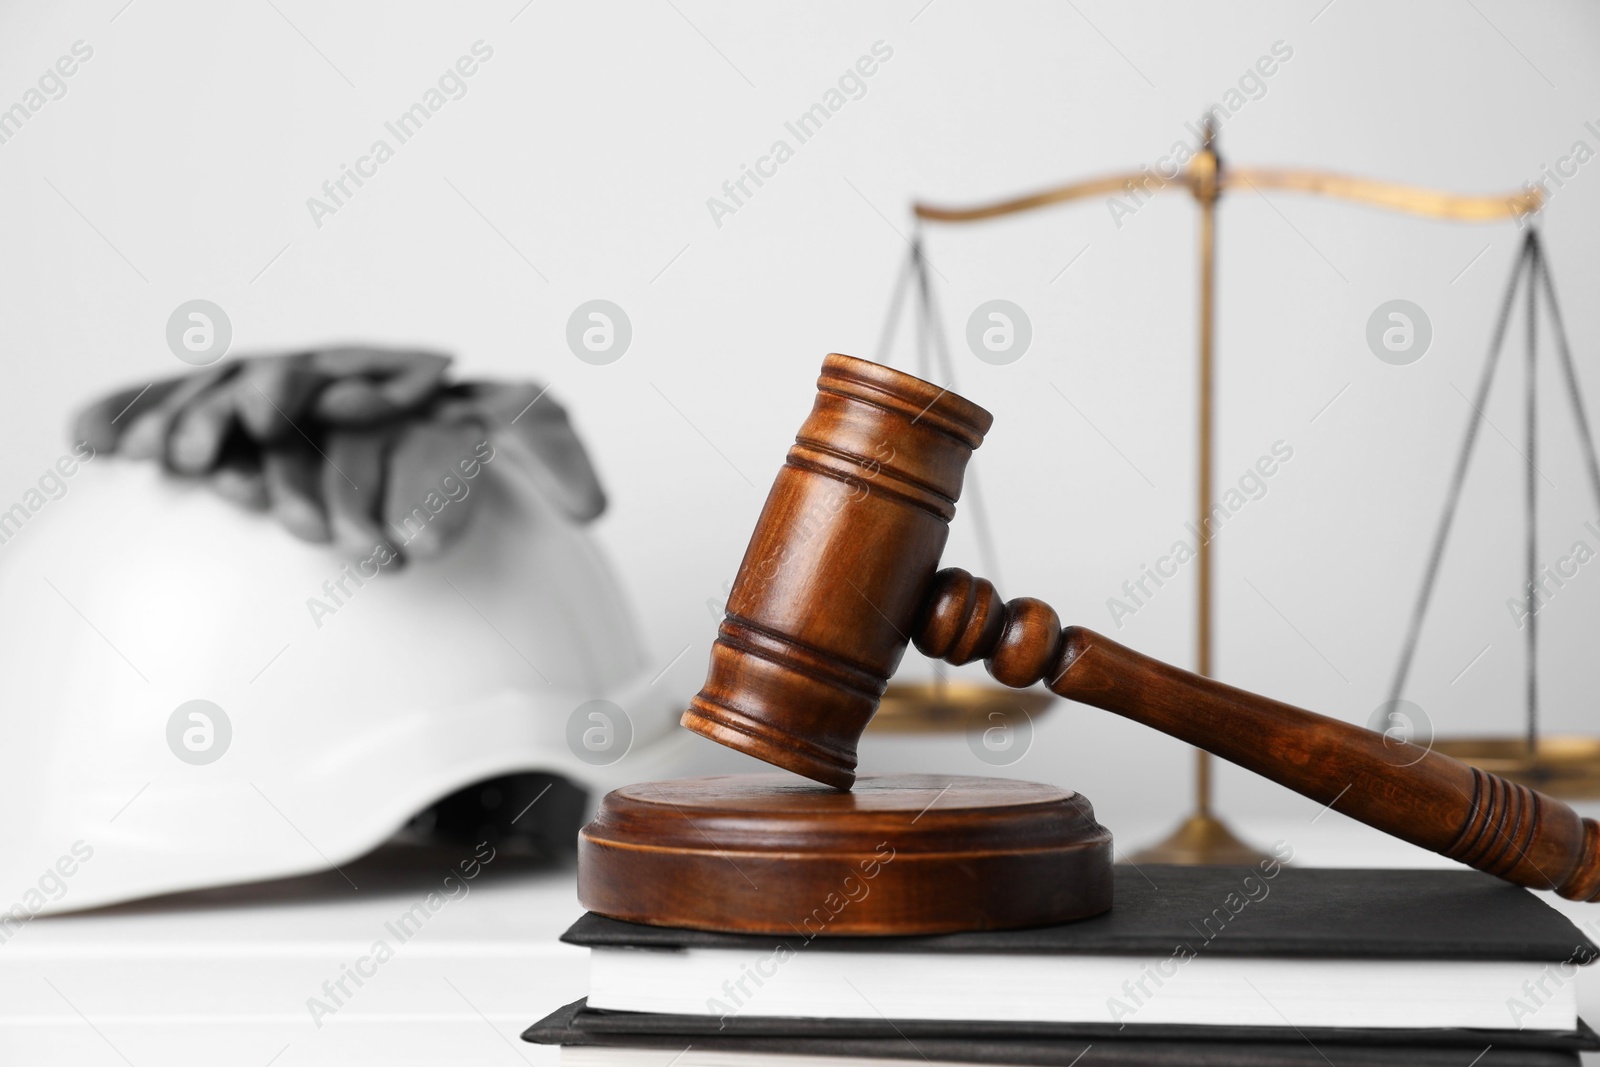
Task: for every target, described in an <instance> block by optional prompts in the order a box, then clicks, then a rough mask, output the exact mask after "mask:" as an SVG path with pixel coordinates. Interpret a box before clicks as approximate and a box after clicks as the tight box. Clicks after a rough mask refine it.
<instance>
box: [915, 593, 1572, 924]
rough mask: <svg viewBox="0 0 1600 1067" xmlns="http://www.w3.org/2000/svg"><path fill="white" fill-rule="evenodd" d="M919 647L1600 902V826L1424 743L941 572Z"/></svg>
mask: <svg viewBox="0 0 1600 1067" xmlns="http://www.w3.org/2000/svg"><path fill="white" fill-rule="evenodd" d="M917 646H918V648H920V649H922V651H923V652H925V653H927V654H928V655H931V656H935V657H937V658H942V659H946V660H948V661H950V662H952V663H966V662H970V661H971V660H974V659H983V660H984V661H985V663H986V665H987V666H988V668H989V672H990V673H991V674H993V675H994V677H995V678H996V679H997V680H999V681H1001V682H1004V683H1005V684H1007V685H1010V686H1014V687H1018V688H1020V687H1022V686H1026V685H1031V684H1033V683H1034V682H1036V681H1040V680H1043V681H1045V682H1046V684H1047V685H1048V686H1049V688H1050V690H1051V691H1052V692H1055V693H1057V694H1059V695H1061V696H1064V697H1066V698H1068V699H1070V700H1076V701H1080V702H1081V703H1084V704H1092V705H1093V706H1095V707H1097V708H1104V709H1105V710H1106V711H1112V712H1115V713H1117V714H1118V715H1122V716H1125V717H1127V718H1129V719H1132V720H1134V721H1135V722H1140V723H1143V724H1144V725H1146V726H1150V727H1153V728H1154V729H1157V730H1160V731H1161V732H1162V733H1165V734H1170V735H1171V736H1173V737H1176V738H1178V739H1180V740H1182V741H1187V742H1188V743H1189V744H1191V745H1194V746H1195V747H1197V748H1203V749H1205V750H1206V751H1207V752H1210V753H1212V754H1214V755H1217V756H1220V757H1222V758H1223V759H1225V760H1228V761H1230V762H1232V763H1237V764H1238V765H1239V766H1241V767H1244V768H1246V769H1248V770H1252V771H1255V772H1256V773H1257V774H1260V775H1262V776H1264V777H1266V778H1270V779H1272V780H1273V781H1275V782H1278V783H1279V784H1281V785H1284V786H1287V787H1288V788H1290V789H1293V790H1294V791H1295V792H1297V793H1301V794H1303V795H1305V796H1307V797H1310V798H1311V799H1312V800H1315V801H1318V802H1319V803H1323V804H1328V805H1331V806H1332V807H1333V808H1334V809H1335V810H1337V811H1339V812H1341V813H1343V814H1345V815H1348V816H1350V817H1351V818H1354V819H1358V820H1360V821H1361V822H1364V823H1366V824H1367V825H1369V826H1373V827H1376V828H1377V829H1379V830H1383V831H1385V832H1386V833H1390V834H1393V835H1394V836H1395V837H1398V838H1400V839H1402V840H1405V841H1410V842H1411V843H1412V844H1416V845H1420V846H1422V847H1423V848H1426V849H1430V850H1432V851H1434V852H1438V853H1440V854H1442V855H1445V856H1448V857H1450V858H1451V859H1454V860H1459V861H1460V862H1462V863H1465V864H1467V865H1468V866H1470V867H1475V868H1477V869H1478V870H1481V871H1487V872H1488V873H1490V874H1493V875H1497V876H1499V877H1501V878H1504V879H1506V880H1507V881H1510V882H1515V883H1517V884H1518V885H1524V886H1530V887H1532V888H1535V889H1554V890H1555V891H1556V892H1558V893H1560V894H1561V895H1562V896H1564V897H1568V898H1570V899H1573V900H1595V899H1596V898H1597V897H1600V824H1596V822H1595V821H1594V820H1593V819H1583V818H1580V817H1579V816H1578V814H1577V813H1576V812H1574V811H1573V810H1572V809H1571V808H1570V807H1568V806H1567V805H1566V804H1563V803H1562V802H1561V801H1559V800H1556V799H1554V798H1552V797H1548V796H1545V795H1544V794H1542V793H1538V792H1536V791H1534V790H1532V789H1529V788H1527V787H1526V786H1522V785H1517V784H1515V783H1513V782H1508V781H1506V780H1505V779H1504V778H1500V777H1497V776H1496V775H1493V774H1489V773H1487V772H1485V771H1481V770H1478V769H1477V768H1475V767H1469V766H1467V765H1466V764H1464V763H1461V762H1459V761H1457V760H1454V759H1451V758H1450V757H1448V756H1444V755H1441V754H1440V753H1437V752H1433V751H1431V750H1429V749H1427V748H1423V747H1420V746H1417V745H1412V744H1409V743H1406V742H1403V741H1397V740H1396V739H1394V738H1393V737H1387V736H1385V735H1383V734H1379V733H1376V732H1374V731H1372V730H1367V729H1364V728H1362V727H1360V726H1355V725H1352V724H1350V723H1347V722H1343V721H1341V720H1339V719H1332V718H1329V717H1328V716H1326V715H1319V714H1317V713H1316V712H1311V711H1305V710H1302V709H1300V708H1296V707H1292V706H1290V705H1288V704H1283V703H1280V702H1278V701H1276V700H1270V699H1268V698H1267V697H1263V696H1258V695H1256V694H1255V693H1249V692H1246V691H1245V690H1243V689H1236V688H1234V687H1233V686H1230V685H1224V684H1222V683H1221V682H1217V681H1213V680H1212V679H1209V678H1203V677H1201V676H1200V675H1197V674H1193V673H1191V672H1189V671H1185V670H1181V669H1180V668H1177V667H1173V666H1171V665H1170V664H1166V663H1162V662H1161V661H1159V660H1156V659H1152V658H1151V657H1149V656H1146V655H1143V654H1141V653H1139V652H1135V651H1134V650H1132V649H1130V648H1128V647H1126V646H1124V645H1120V644H1118V643H1117V642H1115V641H1112V640H1110V639H1109V638H1106V637H1103V636H1101V635H1100V634H1097V633H1095V632H1093V631H1092V630H1086V629H1083V628H1082V627H1077V626H1070V627H1067V628H1066V629H1065V630H1063V629H1061V627H1060V623H1059V621H1058V619H1057V617H1056V613H1055V612H1054V611H1053V610H1052V609H1051V608H1050V606H1049V605H1047V604H1045V603H1044V602H1043V601H1039V600H1033V599H1031V598H1028V597H1022V598H1019V599H1017V600H1013V601H1010V602H1009V603H1007V604H1004V605H1002V604H1001V603H1000V600H999V597H998V595H996V594H995V593H994V587H993V586H992V585H990V584H989V583H988V582H986V581H984V580H982V579H975V578H973V577H972V576H971V575H970V574H967V573H966V572H965V571H961V570H958V569H954V568H952V569H951V570H946V571H941V572H940V573H939V575H938V577H937V579H936V581H935V587H934V596H933V599H932V600H931V602H930V605H929V609H928V613H927V616H926V621H925V623H924V624H923V626H922V627H921V628H920V630H919V633H918V635H917Z"/></svg>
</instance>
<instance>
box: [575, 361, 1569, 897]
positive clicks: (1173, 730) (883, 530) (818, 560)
mask: <svg viewBox="0 0 1600 1067" xmlns="http://www.w3.org/2000/svg"><path fill="white" fill-rule="evenodd" d="M992 422H993V417H992V416H991V415H990V414H989V413H988V412H987V411H985V410H984V409H983V408H981V407H979V406H978V405H976V404H974V403H972V402H971V401H968V400H966V399H964V398H962V397H960V396H957V395H955V394H954V393H951V392H948V391H946V390H944V389H941V388H939V387H938V386H936V385H933V384H930V383H928V382H924V381H922V380H920V379H917V378H914V377H911V376H910V375H907V374H903V373H900V372H898V371H895V370H892V369H890V368H888V367H883V366H880V365H878V364H875V363H871V362H867V361H865V360H860V359H854V358H851V357H849V356H843V355H830V356H828V357H827V358H826V359H825V360H824V361H823V365H822V375H821V377H820V378H819V379H818V381H817V395H816V401H815V404H814V406H813V407H812V410H811V414H810V416H809V417H808V418H807V419H806V420H805V423H804V425H802V426H801V428H800V432H799V434H798V435H797V436H796V438H795V443H794V446H793V447H792V448H790V450H789V453H788V456H787V458H786V460H785V462H784V464H783V467H782V469H781V470H780V471H779V473H778V475H777V478H776V481H775V482H774V483H773V486H772V491H771V494H770V495H769V496H768V497H767V501H766V505H765V507H764V508H763V509H762V512H761V517H760V519H759V520H758V522H757V524H756V529H755V533H754V535H753V536H752V537H751V539H750V545H749V548H748V550H747V551H746V553H745V556H744V560H743V562H742V563H741V564H740V567H739V572H738V576H737V578H736V579H735V581H734V584H733V588H732V593H731V595H730V596H729V598H728V604H727V612H726V617H725V619H724V620H723V622H722V624H721V626H720V627H719V629H718V633H717V638H716V642H715V644H714V645H713V647H712V652H711V663H710V669H709V673H708V676H707V679H706V683H705V686H704V688H702V689H701V691H700V693H699V694H698V695H697V696H696V697H694V699H693V700H692V702H691V704H690V707H689V709H688V710H687V711H686V712H685V713H684V716H683V725H684V726H686V727H688V728H689V729H690V730H693V731H695V732H696V733H699V734H702V735H704V736H706V737H709V738H711V739H712V740H714V741H718V742H720V743H722V744H724V745H727V746H729V747H731V748H734V749H737V750H739V751H741V752H745V753H748V754H750V755H752V756H755V757H757V758H759V759H762V760H765V761H766V762H768V763H771V764H775V765H776V766H778V767H782V768H785V769H787V770H789V771H793V772H795V773H796V774H800V775H803V776H805V777H807V778H810V779H813V780H815V781H817V782H820V783H823V784H825V785H827V786H831V787H833V788H835V789H837V790H841V791H848V790H850V789H851V788H852V785H853V784H854V783H855V780H856V745H857V742H858V741H859V739H860V736H861V733H862V731H863V730H864V729H865V728H866V726H867V723H868V721H869V720H870V719H871V718H872V716H873V714H874V712H875V711H876V710H877V706H878V701H879V699H880V698H881V696H882V694H883V690H884V686H885V685H886V684H887V682H888V680H889V677H890V676H891V675H892V674H893V673H894V671H895V668H896V667H897V666H898V665H899V662H900V659H901V657H902V656H903V655H904V653H905V650H906V647H907V645H909V644H913V643H914V644H915V645H916V647H917V648H918V649H919V650H920V651H922V652H923V653H924V654H925V655H927V656H930V657H933V658H935V659H941V660H944V661H945V662H947V663H952V664H964V663H970V662H972V661H974V660H980V659H981V660H983V661H984V664H985V665H986V667H987V668H988V670H989V673H990V674H992V675H993V676H994V677H995V679H996V680H997V681H999V682H1002V683H1004V684H1005V685H1008V686H1013V687H1019V688H1020V687H1025V686H1030V685H1033V684H1035V683H1037V682H1040V681H1043V682H1044V683H1045V684H1046V685H1047V686H1048V687H1049V688H1050V690H1051V691H1052V692H1054V693H1056V694H1058V695H1060V696H1063V697H1066V698H1067V699H1069V700H1075V701H1079V702H1080V703H1084V704H1090V705H1093V706H1095V707H1098V708H1103V709H1105V710H1106V711H1111V712H1115V713H1116V714H1118V715H1122V716H1125V717H1126V718H1129V719H1132V720H1134V721H1135V722H1140V723H1143V724H1144V725H1146V726H1150V727H1153V728H1154V729H1157V730H1160V731H1161V732H1163V733H1166V734H1170V735H1171V736H1173V737H1176V738H1178V739H1180V740H1182V741H1185V742H1187V743H1189V744H1191V745H1194V746H1197V747H1199V748H1202V749H1205V750H1206V751H1208V752H1211V753H1213V754H1214V755H1217V756H1219V757H1221V758H1223V759H1225V760H1229V761H1231V762H1233V763H1236V764H1238V765H1239V766H1241V767H1244V768H1246V769H1248V770H1251V771H1254V772H1256V773H1257V774H1260V775H1262V776H1264V777H1266V778H1269V779H1271V780H1272V781H1274V782H1277V783H1279V784H1281V785H1284V786H1287V787H1288V788H1290V789H1293V790H1294V791H1296V792H1298V793H1301V794H1303V795H1305V796H1307V797H1310V798H1311V799H1312V800H1315V801H1318V802H1321V803H1323V804H1327V805H1330V806H1333V807H1334V808H1335V809H1336V810H1338V811H1340V812H1341V813H1343V814H1345V815H1348V816H1350V817H1352V818H1355V819H1358V820H1360V821H1361V822H1364V823H1366V824H1368V825H1370V826H1373V827H1376V828H1377V829H1379V830H1383V831H1385V832H1386V833H1390V834H1393V835H1394V836H1396V837H1398V838H1401V839H1403V840H1406V841H1409V842H1411V843H1413V844H1416V845H1420V846H1422V847H1423V848H1427V849H1430V850H1432V851H1434V852H1438V853H1441V854H1443V855H1445V856H1448V857H1450V858H1451V859H1454V860H1458V861H1460V862H1462V863H1464V864H1467V865H1468V866H1471V867H1475V868H1477V869H1478V870H1481V871H1486V872H1488V873H1490V874H1493V875H1497V876H1498V877H1501V878H1504V879H1506V880H1507V881H1510V882H1514V883H1516V884H1518V885H1523V886H1529V887H1532V888H1535V889H1554V890H1555V891H1556V892H1558V893H1560V894H1561V895H1562V896H1564V897H1568V898H1571V899H1574V900H1594V899H1595V898H1596V897H1597V895H1600V824H1596V822H1595V821H1594V820H1593V819H1584V818H1580V817H1579V816H1578V815H1577V813H1575V812H1574V811H1573V810H1572V809H1571V808H1570V807H1568V806H1567V805H1565V804H1563V803H1561V802H1560V801H1558V800H1555V799H1553V798H1551V797H1548V796H1545V795H1544V794H1542V793H1539V792H1536V791H1534V790H1532V789H1529V788H1527V787H1526V786H1522V785H1518V784H1516V783H1513V782H1508V781H1506V780H1505V779H1503V778H1499V777H1497V776H1495V775H1493V774H1488V773H1486V772H1484V771H1482V770H1479V769H1477V768H1475V767H1469V766H1467V765H1466V764H1463V763H1460V762H1457V761H1456V760H1454V759H1451V758H1449V757H1447V756H1444V755H1441V754H1439V753H1437V752H1433V751H1431V750H1427V749H1425V748H1422V747H1420V746H1415V745H1411V744H1408V743H1397V742H1396V740H1395V739H1394V738H1391V737H1385V736H1384V735H1382V734H1379V733H1376V732H1374V731H1371V730H1367V729H1364V728H1362V727H1359V726H1355V725H1352V724H1350V723H1347V722H1343V721H1341V720H1338V719H1334V718H1330V717H1328V716H1325V715H1319V714H1316V713H1315V712H1310V711H1304V710H1302V709H1300V708H1296V707H1291V706H1290V705H1288V704H1283V703H1280V702H1278V701H1276V700H1271V699H1268V698H1266V697H1263V696H1258V695H1256V694H1254V693H1250V692H1246V691H1245V690H1242V689H1236V688H1234V687H1232V686H1229V685H1224V684H1222V683H1220V682H1217V681H1213V680H1211V679H1209V678H1204V677H1201V676H1199V675H1196V674H1192V673H1190V672H1189V671H1185V670H1181V669H1179V668H1177V667H1173V666H1170V665H1168V664H1166V663H1162V662H1160V661H1158V660H1155V659H1152V658H1151V657H1149V656H1145V655H1142V654H1141V653H1138V652H1135V651H1133V650H1132V649H1129V648H1126V647H1124V646H1123V645H1120V644H1118V643H1117V642H1115V641H1111V640H1109V639H1107V638H1105V637H1103V636H1102V635H1100V634H1097V633H1094V632H1093V631H1091V630H1087V629H1084V628H1082V627H1078V626H1069V627H1066V628H1065V629H1063V628H1062V627H1061V624H1060V620H1059V619H1058V618H1057V616H1056V613H1055V611H1054V610H1052V609H1051V607H1050V606H1049V605H1048V604H1046V603H1044V602H1043V601H1040V600H1035V599H1032V598H1029V597H1019V598H1017V599H1014V600H1010V601H1005V602H1002V601H1001V599H1000V596H999V594H998V593H997V592H996V590H995V588H994V586H993V584H991V583H990V582H988V581H986V580H985V579H983V578H977V577H974V576H973V575H971V574H969V573H967V572H966V571H964V570H961V569H959V568H953V567H952V568H946V569H944V570H940V569H939V559H940V556H941V554H942V553H943V551H944V547H945V541H946V538H947V536H948V533H949V526H950V521H951V519H952V518H953V517H954V515H955V504H956V500H957V499H958V498H959V496H960V494H961V483H962V478H963V474H964V472H965V470H966V466H967V462H968V460H969V459H970V458H971V456H972V452H973V450H974V449H976V448H977V447H978V446H979V445H980V444H981V443H982V441H983V438H984V435H985V434H986V433H987V432H988V431H989V428H990V425H991V423H992ZM709 781H715V780H714V779H713V780H709ZM605 818H606V812H605V811H604V810H603V811H602V818H601V819H600V820H597V824H599V823H603V822H604V820H605ZM596 832H597V833H598V831H596ZM580 862H581V861H580ZM580 870H581V868H580Z"/></svg>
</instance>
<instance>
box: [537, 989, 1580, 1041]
mask: <svg viewBox="0 0 1600 1067" xmlns="http://www.w3.org/2000/svg"><path fill="white" fill-rule="evenodd" d="M568 1007H569V1008H574V1007H575V1008H577V1009H578V1011H577V1012H576V1014H574V1015H572V1016H571V1018H570V1019H569V1020H568V1022H567V1024H566V1025H568V1026H570V1027H572V1028H573V1029H575V1030H581V1031H582V1032H583V1033H584V1034H586V1035H588V1036H590V1037H592V1038H594V1039H595V1040H596V1041H602V1042H603V1040H604V1039H607V1038H611V1037H620V1038H629V1039H634V1038H648V1039H651V1040H653V1041H655V1042H657V1043H660V1042H662V1041H669V1042H670V1041H674V1040H677V1039H679V1038H681V1039H682V1040H683V1041H684V1042H685V1043H689V1044H697V1043H699V1041H700V1039H701V1038H703V1037H715V1036H722V1037H762V1038H769V1037H806V1038H812V1037H831V1038H841V1039H844V1038H851V1039H853V1038H872V1039H888V1038H893V1037H904V1038H910V1039H912V1040H915V1041H920V1040H921V1039H922V1038H925V1037H926V1038H941V1039H951V1040H960V1039H984V1040H990V1039H996V1038H1028V1039H1034V1040H1039V1041H1046V1042H1048V1041H1059V1040H1063V1039H1069V1038H1076V1039H1079V1040H1081V1041H1107V1040H1141V1041H1235V1042H1237V1041H1244V1042H1258V1041H1266V1042H1279V1043H1285V1042H1288V1043H1294V1042H1296V1041H1302V1040H1304V1041H1310V1042H1312V1043H1313V1044H1316V1045H1383V1046H1386V1047H1390V1048H1457V1049H1468V1050H1471V1052H1473V1053H1477V1052H1480V1051H1482V1050H1483V1049H1484V1048H1485V1047H1486V1046H1488V1045H1493V1046H1495V1047H1496V1048H1542V1049H1570V1050H1572V1051H1575V1052H1577V1051H1581V1052H1593V1051H1600V1036H1596V1034H1595V1032H1594V1031H1593V1030H1591V1029H1590V1028H1589V1026H1588V1024H1586V1023H1584V1022H1583V1021H1582V1020H1579V1022H1578V1029H1576V1030H1531V1029H1529V1030H1457V1029H1444V1028H1433V1027H1430V1028H1419V1029H1410V1030H1401V1029H1380V1028H1375V1027H1374V1028H1359V1027H1339V1028H1337V1029H1335V1028H1331V1027H1314V1026H1302V1027H1289V1026H1282V1027H1275V1026H1274V1027H1269V1026H1192V1025H1175V1024H1165V1023H1163V1024H1154V1025H1153V1024H1150V1023H1125V1024H1122V1025H1118V1024H1117V1023H1112V1022H1079V1023H1052V1022H980V1021H972V1020H944V1019H884V1018H879V1017H874V1018H866V1019H805V1018H800V1019H796V1018H781V1019H780V1018H771V1017H763V1016H759V1015H728V1016H723V1017H717V1016H711V1015H663V1014H659V1013H656V1012H635V1011H598V1010H591V1009H590V1008H588V1007H587V1005H586V1002H585V1001H582V1000H580V1001H578V1002H577V1003H576V1004H571V1005H568ZM566 1010H567V1009H566V1008H563V1009H562V1011H563V1012H564V1011H566ZM557 1014H560V1013H559V1012H558V1013H557ZM552 1018H554V1016H552ZM539 1025H543V1024H542V1023H541V1024H539ZM530 1032H531V1031H530Z"/></svg>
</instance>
